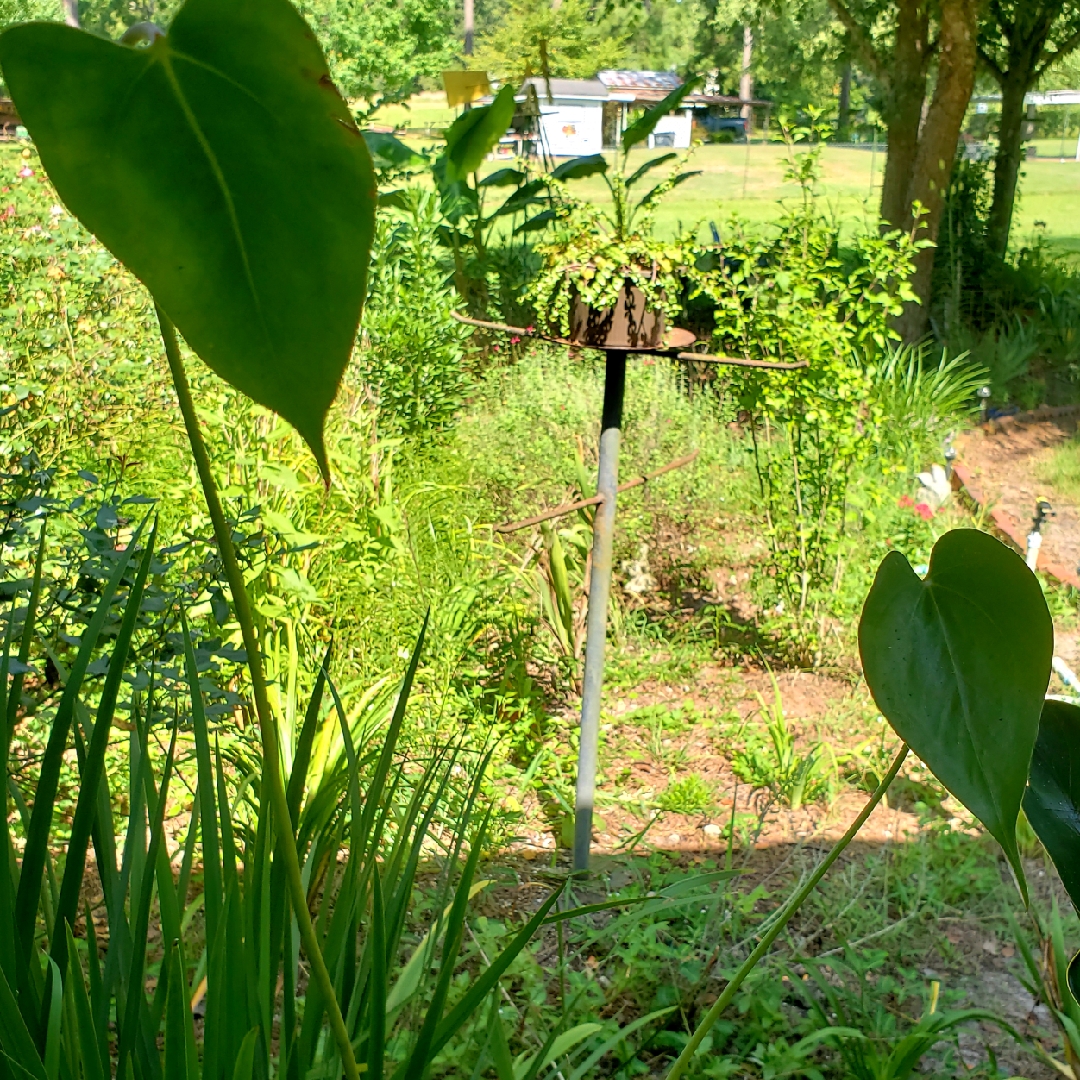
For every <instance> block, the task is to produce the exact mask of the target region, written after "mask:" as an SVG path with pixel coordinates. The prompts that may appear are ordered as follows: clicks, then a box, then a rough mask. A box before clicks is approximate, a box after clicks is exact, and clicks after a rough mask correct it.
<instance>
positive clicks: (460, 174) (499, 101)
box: [446, 85, 514, 184]
mask: <svg viewBox="0 0 1080 1080" xmlns="http://www.w3.org/2000/svg"><path fill="white" fill-rule="evenodd" d="M513 119H514V88H513V87H512V86H510V85H506V86H504V87H503V88H502V89H501V90H500V91H499V92H498V93H497V94H496V95H495V100H494V101H492V103H491V104H490V105H481V106H479V107H478V108H476V109H469V110H468V111H467V112H463V113H462V114H461V115H460V116H459V117H458V118H457V119H456V120H455V121H454V122H453V123H452V124H451V125H450V127H449V128H448V129H447V132H446V182H447V183H449V184H453V183H455V182H457V181H460V180H464V179H465V177H467V176H468V175H469V173H471V172H475V171H476V170H477V169H478V168H480V162H482V161H483V160H484V158H486V157H487V156H488V154H489V153H490V152H491V150H492V148H493V147H494V146H495V144H496V143H497V142H498V141H499V139H501V138H502V137H503V136H504V135H505V134H506V129H507V128H508V127H509V126H510V121H511V120H513Z"/></svg>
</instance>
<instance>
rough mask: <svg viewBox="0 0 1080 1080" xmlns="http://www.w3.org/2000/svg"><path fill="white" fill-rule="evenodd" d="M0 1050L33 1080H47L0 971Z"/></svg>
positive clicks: (28, 1033) (13, 998)
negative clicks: (33, 1079) (33, 1078)
mask: <svg viewBox="0 0 1080 1080" xmlns="http://www.w3.org/2000/svg"><path fill="white" fill-rule="evenodd" d="M0 1048H2V1049H3V1051H4V1054H5V1055H6V1056H7V1058H8V1060H9V1061H12V1062H15V1063H17V1064H19V1065H21V1066H22V1069H23V1071H24V1072H27V1073H29V1074H30V1075H31V1076H33V1077H35V1080H48V1077H47V1076H46V1075H45V1064H44V1062H42V1060H41V1057H40V1055H39V1054H38V1049H37V1047H36V1046H35V1045H34V1040H33V1039H32V1038H31V1037H30V1032H29V1031H28V1030H27V1027H26V1022H25V1021H24V1020H23V1015H22V1013H21V1012H20V1011H19V1006H18V1005H17V1004H16V1002H15V995H14V994H13V993H12V992H11V987H10V985H9V984H8V981H7V978H6V977H5V976H4V973H3V971H2V970H0Z"/></svg>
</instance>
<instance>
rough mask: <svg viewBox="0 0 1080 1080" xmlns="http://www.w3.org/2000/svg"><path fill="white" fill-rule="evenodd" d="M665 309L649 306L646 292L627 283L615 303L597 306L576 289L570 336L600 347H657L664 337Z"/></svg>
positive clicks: (573, 339)
mask: <svg viewBox="0 0 1080 1080" xmlns="http://www.w3.org/2000/svg"><path fill="white" fill-rule="evenodd" d="M665 328H666V319H665V317H664V313H663V311H656V310H652V309H650V308H649V306H648V303H647V302H646V299H645V294H644V293H643V292H642V291H641V290H640V289H639V288H638V287H637V286H636V285H630V284H626V285H624V286H623V287H622V290H621V291H620V293H619V297H618V300H617V301H616V302H615V305H614V307H608V308H596V307H593V306H592V305H590V304H587V303H585V301H584V300H582V299H581V297H580V296H578V295H577V293H576V292H575V293H574V295H573V296H572V298H571V307H570V340H571V341H573V342H574V344H580V345H586V346H591V347H593V348H598V349H604V348H606V349H655V348H660V347H662V345H663V341H664V330H665Z"/></svg>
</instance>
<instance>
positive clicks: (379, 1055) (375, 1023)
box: [367, 866, 388, 1080]
mask: <svg viewBox="0 0 1080 1080" xmlns="http://www.w3.org/2000/svg"><path fill="white" fill-rule="evenodd" d="M370 952H371V982H370V986H371V992H370V994H369V995H368V998H369V1002H370V1005H369V1008H370V1010H371V1011H370V1020H369V1027H368V1068H367V1076H368V1080H382V1075H383V1057H384V1054H385V1052H386V1047H385V1043H386V980H387V970H386V969H387V960H388V957H387V955H386V912H385V910H384V908H383V895H382V881H381V880H380V877H379V868H378V866H376V867H375V871H374V873H373V874H372V876H371V949H370Z"/></svg>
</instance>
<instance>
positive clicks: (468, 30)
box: [465, 0, 476, 56]
mask: <svg viewBox="0 0 1080 1080" xmlns="http://www.w3.org/2000/svg"><path fill="white" fill-rule="evenodd" d="M475 26H476V16H475V13H474V9H473V0H465V55H466V56H472V54H473V35H474V33H475Z"/></svg>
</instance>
